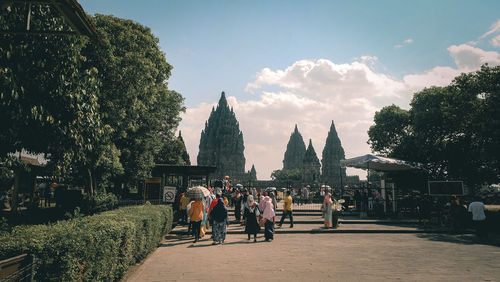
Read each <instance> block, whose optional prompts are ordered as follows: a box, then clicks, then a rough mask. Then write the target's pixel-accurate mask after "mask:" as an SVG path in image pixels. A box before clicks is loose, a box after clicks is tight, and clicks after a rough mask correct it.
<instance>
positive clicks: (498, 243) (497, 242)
mask: <svg viewBox="0 0 500 282" xmlns="http://www.w3.org/2000/svg"><path fill="white" fill-rule="evenodd" d="M417 236H418V237H419V238H423V239H428V240H431V241H439V242H449V243H455V244H463V245H475V244H480V245H489V246H495V247H500V238H498V237H499V236H497V235H492V234H490V236H489V237H488V238H487V239H481V238H478V237H477V236H476V235H474V234H429V233H427V234H418V235H417Z"/></svg>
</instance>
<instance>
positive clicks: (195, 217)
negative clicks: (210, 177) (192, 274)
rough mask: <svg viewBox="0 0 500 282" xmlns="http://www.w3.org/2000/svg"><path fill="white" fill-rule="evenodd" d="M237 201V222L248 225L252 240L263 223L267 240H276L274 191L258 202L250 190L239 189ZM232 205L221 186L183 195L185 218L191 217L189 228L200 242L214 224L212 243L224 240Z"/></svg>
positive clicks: (246, 226)
mask: <svg viewBox="0 0 500 282" xmlns="http://www.w3.org/2000/svg"><path fill="white" fill-rule="evenodd" d="M241 195H242V196H241ZM240 197H241V199H240ZM234 202H235V217H236V223H238V224H243V225H244V226H245V233H246V234H247V235H248V240H250V239H251V235H253V240H254V242H256V241H257V234H258V233H259V232H260V230H261V228H262V227H263V228H264V237H265V240H266V241H272V240H273V239H274V225H275V215H276V213H275V211H276V205H277V203H276V199H275V197H274V194H273V193H270V194H269V195H262V196H261V197H260V200H259V203H258V204H257V202H256V201H255V199H254V197H253V195H252V194H250V193H249V192H248V191H246V192H245V191H243V192H242V193H240V192H238V193H237V196H236V198H235V199H234ZM228 206H229V200H228V198H227V196H223V194H222V191H218V190H217V191H215V193H212V194H211V195H210V196H207V197H202V198H196V199H190V198H188V197H186V196H185V195H182V196H181V198H180V203H179V208H180V210H181V214H182V218H181V220H182V221H185V222H188V221H189V227H188V232H190V233H192V235H193V236H194V242H193V243H196V242H198V241H199V240H200V238H202V237H203V236H204V235H205V233H206V229H207V227H208V226H211V227H212V239H213V243H212V244H213V245H218V244H223V243H224V241H225V239H226V233H227V225H228V224H229V218H228V211H227V208H228ZM242 215H243V217H242Z"/></svg>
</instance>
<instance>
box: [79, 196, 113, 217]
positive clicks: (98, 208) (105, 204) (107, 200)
mask: <svg viewBox="0 0 500 282" xmlns="http://www.w3.org/2000/svg"><path fill="white" fill-rule="evenodd" d="M117 206H118V197H116V195H115V194H113V193H99V194H96V195H94V196H91V197H89V196H87V195H85V196H84V197H83V203H82V211H83V212H85V213H86V214H94V213H98V212H103V211H109V210H113V209H115V208H116V207H117Z"/></svg>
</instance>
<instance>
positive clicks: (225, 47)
mask: <svg viewBox="0 0 500 282" xmlns="http://www.w3.org/2000/svg"><path fill="white" fill-rule="evenodd" d="M79 2H80V4H81V5H82V7H83V8H84V10H85V11H86V12H87V13H89V14H105V15H114V16H116V17H120V18H127V19H131V20H134V21H136V22H139V23H141V24H142V25H145V26H148V27H149V28H151V30H152V32H153V34H154V35H155V36H156V37H157V38H159V40H160V48H161V50H162V51H163V52H165V54H166V58H167V61H168V62H169V63H170V64H171V65H172V66H173V68H174V69H173V71H172V75H171V77H170V79H169V80H168V83H169V88H170V89H173V90H175V91H177V92H179V93H181V94H182V95H183V96H184V98H185V102H184V103H185V106H186V108H187V110H186V112H185V113H184V114H182V122H181V124H180V127H179V129H180V130H181V131H182V136H183V138H184V141H185V143H186V148H187V150H188V153H189V155H190V158H191V161H192V163H193V164H196V157H197V155H198V146H199V140H200V134H201V130H202V129H203V128H204V124H205V121H206V120H207V119H208V117H209V115H210V111H211V109H212V107H213V106H214V105H216V103H217V101H218V100H219V98H220V95H221V92H222V91H224V92H225V93H226V97H227V99H228V103H229V104H230V106H232V107H233V108H234V112H235V114H236V118H237V119H238V121H239V124H240V130H241V131H242V132H243V136H244V142H245V157H246V169H247V170H249V169H250V168H251V166H252V164H254V165H255V168H256V170H257V177H258V178H259V179H270V175H271V172H272V171H273V170H276V169H281V168H282V166H283V163H282V161H283V157H284V153H285V150H286V145H287V143H288V140H289V138H290V135H291V133H292V131H293V129H294V126H295V124H297V126H298V129H299V131H300V132H301V133H302V136H303V137H304V142H305V143H306V144H308V143H309V139H311V140H312V143H313V146H314V149H315V150H316V153H317V155H318V157H319V159H320V160H321V153H322V151H323V147H324V144H325V141H326V136H327V134H328V130H329V128H330V124H331V122H332V120H333V121H334V123H335V126H336V129H337V133H338V135H339V138H340V140H341V143H342V146H343V148H344V150H345V154H346V158H351V157H356V156H359V155H364V154H367V153H371V150H370V147H369V145H368V144H367V141H368V134H367V130H368V129H369V127H370V126H371V125H373V117H374V114H375V112H376V111H379V110H380V109H381V108H382V107H384V106H388V105H391V104H395V105H398V106H400V107H401V108H404V109H409V103H410V101H411V99H412V96H413V93H415V92H418V91H419V90H421V89H423V88H424V87H430V86H433V85H436V86H444V85H448V84H449V83H450V82H451V81H452V80H453V78H454V77H455V76H457V75H459V74H460V73H463V72H471V71H475V70H477V69H479V68H480V66H481V65H482V64H484V63H488V64H489V65H490V66H496V65H500V13H498V11H500V1H497V0H482V1H473V0H471V1H462V0H447V1H445V0H432V1H427V0H419V1H409V0H408V1H407V0H381V1H369V0H366V1H361V0H359V1H291V0H287V1H285V0H282V1H278V0H274V1H260V0H253V1H239V0H231V1H222V0H221V1H213V0H212V1H210V0H200V1H190V0H183V1H160V0H158V1H124V0H121V1H118V0H108V1H102V0H80V1H79ZM347 172H348V174H351V175H359V176H360V178H362V179H363V178H366V172H364V171H361V170H356V169H348V171H347Z"/></svg>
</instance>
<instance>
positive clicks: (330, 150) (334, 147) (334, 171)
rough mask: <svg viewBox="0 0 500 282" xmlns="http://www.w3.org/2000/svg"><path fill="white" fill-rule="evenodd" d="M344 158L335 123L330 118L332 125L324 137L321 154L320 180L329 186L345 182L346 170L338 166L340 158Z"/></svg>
mask: <svg viewBox="0 0 500 282" xmlns="http://www.w3.org/2000/svg"><path fill="white" fill-rule="evenodd" d="M344 159H345V153H344V148H342V144H341V143H340V139H339V136H338V135H337V130H336V129H335V124H334V123H333V120H332V125H331V126H330V131H329V132H328V137H326V143H325V148H324V149H323V154H322V160H321V163H322V174H321V180H322V181H323V182H326V183H327V184H328V185H330V186H340V184H341V182H342V183H344V184H345V183H346V179H347V178H346V171H345V168H342V167H341V166H340V160H344ZM341 177H342V178H341ZM341 180H342V181H341Z"/></svg>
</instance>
